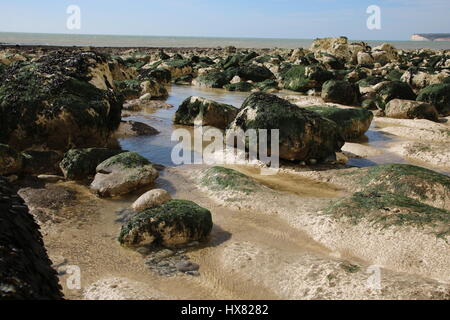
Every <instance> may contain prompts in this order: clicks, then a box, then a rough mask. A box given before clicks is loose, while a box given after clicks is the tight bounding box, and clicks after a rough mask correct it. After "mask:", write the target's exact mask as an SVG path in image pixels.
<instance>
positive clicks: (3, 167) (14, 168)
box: [0, 144, 23, 175]
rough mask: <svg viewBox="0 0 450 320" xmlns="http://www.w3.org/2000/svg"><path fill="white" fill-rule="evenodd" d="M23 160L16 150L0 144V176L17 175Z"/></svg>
mask: <svg viewBox="0 0 450 320" xmlns="http://www.w3.org/2000/svg"><path fill="white" fill-rule="evenodd" d="M22 163H23V158H22V156H21V155H20V153H18V152H17V151H16V150H14V149H12V148H11V147H10V146H8V145H6V144H0V175H8V174H13V173H19V172H20V171H21V170H22Z"/></svg>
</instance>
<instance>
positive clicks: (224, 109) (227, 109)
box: [174, 97, 238, 129]
mask: <svg viewBox="0 0 450 320" xmlns="http://www.w3.org/2000/svg"><path fill="white" fill-rule="evenodd" d="M237 113H238V109H237V108H235V107H233V106H231V105H228V104H224V103H218V102H216V101H213V100H209V99H206V98H202V97H189V98H187V99H186V100H184V101H183V103H182V104H181V105H180V107H179V108H178V110H177V112H176V113H175V117H174V123H175V124H181V125H188V126H193V125H197V124H202V125H204V126H213V127H216V128H220V129H225V128H226V127H227V126H228V124H229V123H230V122H232V121H233V120H234V118H235V117H236V114H237Z"/></svg>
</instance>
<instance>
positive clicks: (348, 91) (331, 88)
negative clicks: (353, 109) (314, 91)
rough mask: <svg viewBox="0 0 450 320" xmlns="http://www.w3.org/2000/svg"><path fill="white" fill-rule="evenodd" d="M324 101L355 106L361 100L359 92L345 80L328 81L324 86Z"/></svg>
mask: <svg viewBox="0 0 450 320" xmlns="http://www.w3.org/2000/svg"><path fill="white" fill-rule="evenodd" d="M322 99H323V100H324V101H325V102H333V103H340V104H345V105H355V104H356V103H357V102H358V99H359V90H358V88H357V87H356V86H355V85H354V84H352V83H350V82H348V81H345V80H328V81H327V82H325V83H324V84H323V86H322Z"/></svg>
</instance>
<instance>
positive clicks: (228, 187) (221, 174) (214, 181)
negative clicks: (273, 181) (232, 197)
mask: <svg viewBox="0 0 450 320" xmlns="http://www.w3.org/2000/svg"><path fill="white" fill-rule="evenodd" d="M200 184H201V186H203V187H205V188H207V189H208V190H210V191H230V192H237V193H244V194H247V195H248V194H251V193H253V192H255V191H260V190H262V186H261V185H260V184H258V183H257V182H256V181H255V180H253V179H251V178H250V177H248V176H246V175H245V174H243V173H240V172H238V171H236V170H233V169H229V168H224V167H219V166H216V167H211V168H208V169H206V170H204V171H203V172H202V174H201V176H200Z"/></svg>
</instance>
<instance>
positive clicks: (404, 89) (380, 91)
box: [374, 81, 416, 104]
mask: <svg viewBox="0 0 450 320" xmlns="http://www.w3.org/2000/svg"><path fill="white" fill-rule="evenodd" d="M374 89H375V92H376V93H377V95H378V96H379V97H380V98H381V100H382V102H383V103H384V104H386V103H388V102H389V101H391V100H394V99H403V100H416V94H415V93H414V91H413V90H412V89H411V87H410V86H409V85H408V84H407V83H404V82H401V81H384V82H381V83H379V84H377V85H376V86H375V87H374Z"/></svg>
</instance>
